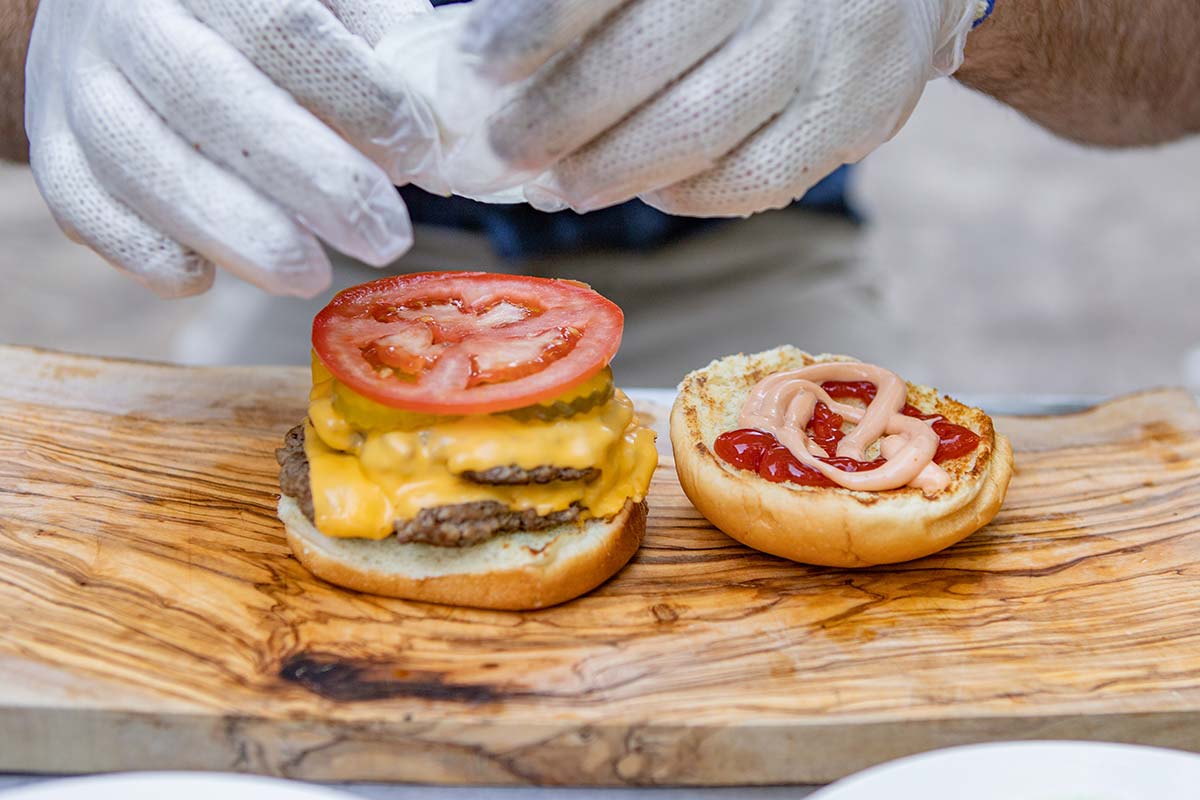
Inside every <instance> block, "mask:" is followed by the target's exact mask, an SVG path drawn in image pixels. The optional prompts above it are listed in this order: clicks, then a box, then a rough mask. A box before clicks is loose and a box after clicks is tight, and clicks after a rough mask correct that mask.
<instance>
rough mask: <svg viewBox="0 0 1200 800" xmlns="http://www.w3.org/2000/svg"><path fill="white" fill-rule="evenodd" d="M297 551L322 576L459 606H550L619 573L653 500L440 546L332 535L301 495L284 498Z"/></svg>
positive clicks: (634, 547) (283, 513) (282, 508)
mask: <svg viewBox="0 0 1200 800" xmlns="http://www.w3.org/2000/svg"><path fill="white" fill-rule="evenodd" d="M279 518H280V519H281V520H282V521H283V524H284V527H285V528H286V530H287V538H288V544H290V545H291V547H292V552H293V553H295V555H296V558H297V559H299V560H300V563H302V564H303V565H304V566H305V567H307V568H308V570H309V571H310V572H312V573H313V574H314V575H316V576H318V577H320V578H323V579H325V580H327V581H329V582H330V583H335V584H337V585H339V586H345V587H347V588H350V589H357V590H358V591H360V592H369V593H371V594H379V595H387V596H390V597H400V598H404V599H406V600H421V601H426V602H430V603H445V604H448V605H456V606H473V607H476V608H493V609H508V610H524V609H535V608H545V607H546V606H552V605H555V604H557V603H562V602H565V601H567V600H570V599H572V598H574V597H578V596H579V595H581V594H584V593H585V592H588V591H591V590H592V589H594V588H596V587H597V586H599V585H600V584H602V583H604V581H606V580H608V579H609V578H610V577H612V576H613V575H614V574H616V573H617V572H618V571H619V570H620V569H621V567H623V566H625V564H626V562H628V561H629V559H630V558H632V557H633V554H634V553H635V552H637V549H638V547H639V546H640V545H641V543H642V539H643V537H644V536H645V534H646V503H645V502H641V503H634V502H632V501H629V502H627V503H626V504H625V507H624V508H623V509H622V510H621V511H620V512H619V513H618V514H617V515H616V516H614V517H613V518H612V519H608V520H602V519H592V520H587V521H585V522H571V523H567V524H564V525H559V526H557V527H554V528H549V529H547V530H543V531H537V532H525V533H509V534H502V535H499V536H495V537H493V538H491V539H489V540H488V541H486V542H483V543H481V544H477V545H472V546H469V547H436V546H434V545H429V544H419V543H402V542H399V541H397V540H396V538H395V537H390V538H387V539H382V540H369V539H339V538H334V537H331V536H326V535H325V534H323V533H321V532H320V531H319V530H317V528H316V527H315V526H314V525H313V524H312V523H311V522H310V521H309V520H308V518H307V517H306V516H305V515H304V512H303V511H301V510H300V507H299V505H298V504H297V503H296V501H295V499H294V498H291V497H288V496H287V495H284V496H283V497H281V498H280V500H279Z"/></svg>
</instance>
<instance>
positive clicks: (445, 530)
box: [275, 425, 600, 547]
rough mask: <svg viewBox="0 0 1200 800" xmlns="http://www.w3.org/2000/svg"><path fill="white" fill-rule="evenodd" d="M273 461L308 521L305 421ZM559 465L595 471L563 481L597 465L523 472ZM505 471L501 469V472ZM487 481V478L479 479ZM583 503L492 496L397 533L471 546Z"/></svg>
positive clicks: (565, 517)
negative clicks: (557, 506)
mask: <svg viewBox="0 0 1200 800" xmlns="http://www.w3.org/2000/svg"><path fill="white" fill-rule="evenodd" d="M275 460H276V461H278V462H279V488H280V490H281V491H282V492H283V494H285V495H287V496H288V497H291V498H293V499H294V500H295V501H296V504H297V505H298V506H300V510H301V511H303V512H304V516H306V517H308V521H309V522H313V517H314V514H313V501H312V483H311V482H310V481H309V476H308V456H306V455H305V454H304V425H297V426H296V427H294V428H292V429H291V430H290V431H288V432H287V435H286V436H284V439H283V447H281V448H279V449H277V450H276V451H275ZM509 469H519V468H517V467H511V468H510V467H497V468H495V469H491V470H487V471H486V472H484V473H481V474H483V475H488V474H490V473H493V472H497V470H500V471H504V470H509ZM553 470H558V471H559V472H560V473H587V472H589V471H594V472H595V473H596V474H595V475H592V476H591V477H587V478H584V477H577V478H560V479H559V480H594V479H595V477H596V475H599V474H600V473H599V470H567V469H559V468H557V467H538V468H536V469H533V470H523V472H525V473H527V474H529V475H530V476H534V475H536V474H542V475H545V474H550V473H549V472H545V471H553ZM497 474H498V475H502V473H497ZM478 482H480V483H486V482H488V481H478ZM492 482H493V483H496V484H502V485H508V484H512V485H517V484H520V483H548V482H549V480H537V479H536V478H535V477H534V478H532V479H531V480H529V481H523V482H521V481H508V482H505V481H502V480H496V481H492ZM582 510H583V507H582V506H580V505H579V503H573V504H572V505H571V507H570V508H566V509H564V510H562V511H555V512H553V513H550V514H545V515H539V514H538V513H537V512H536V511H533V510H532V509H530V510H525V511H511V510H509V509H508V507H506V506H505V505H504V504H503V503H497V502H496V501H494V500H480V501H476V502H472V503H458V504H456V505H450V506H437V507H436V508H425V509H422V510H421V511H420V513H418V514H417V516H415V517H413V518H412V519H407V520H397V521H396V538H397V539H398V540H399V541H401V542H419V543H422V544H432V545H436V546H438V547H469V546H471V545H474V544H479V543H480V542H485V541H487V540H488V539H490V538H492V537H493V536H497V535H499V534H502V533H516V532H519V531H540V530H545V529H546V528H553V527H554V526H555V525H562V524H564V523H567V522H573V521H574V520H576V519H577V518H578V517H579V514H580V512H581V511H582Z"/></svg>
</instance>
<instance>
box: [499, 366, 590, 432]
mask: <svg viewBox="0 0 1200 800" xmlns="http://www.w3.org/2000/svg"><path fill="white" fill-rule="evenodd" d="M612 396H613V379H612V369H610V368H609V367H605V368H604V369H602V370H600V371H599V372H597V373H596V374H595V375H593V376H592V377H591V378H589V379H588V380H586V381H584V382H583V383H581V384H580V385H579V386H576V387H575V388H574V389H572V390H570V391H569V392H564V393H563V394H561V395H559V396H558V397H556V398H554V399H553V400H550V401H548V402H545V403H537V404H536V405H532V406H525V407H523V408H514V409H513V410H511V411H503V412H501V413H502V414H504V415H505V416H508V417H512V418H514V419H517V420H520V421H521V422H553V421H555V420H559V419H567V418H568V417H573V416H575V415H576V414H586V413H587V412H589V411H591V410H592V409H594V408H599V407H600V406H602V405H604V404H605V403H607V402H608V401H609V400H611V399H612Z"/></svg>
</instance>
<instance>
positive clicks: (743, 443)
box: [713, 409, 886, 488]
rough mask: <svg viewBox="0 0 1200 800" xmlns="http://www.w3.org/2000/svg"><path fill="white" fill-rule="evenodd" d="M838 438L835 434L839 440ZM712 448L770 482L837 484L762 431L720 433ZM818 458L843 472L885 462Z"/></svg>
mask: <svg viewBox="0 0 1200 800" xmlns="http://www.w3.org/2000/svg"><path fill="white" fill-rule="evenodd" d="M826 410H827V411H828V409H826ZM830 413H832V412H830ZM834 416H836V415H834ZM840 438H841V437H840V436H839V440H840ZM713 449H714V450H715V451H716V452H717V455H718V456H720V457H721V458H722V459H724V460H725V461H728V462H729V463H730V464H733V465H734V466H735V467H738V468H739V469H746V470H750V471H751V472H757V473H758V474H759V476H760V477H762V478H764V479H765V480H768V481H771V482H772V483H784V482H785V481H786V482H789V483H797V484H799V485H801V486H825V487H829V488H833V487H835V486H837V484H836V483H834V482H833V481H831V480H829V478H826V477H825V476H824V475H822V474H821V472H820V471H819V470H817V469H814V468H813V467H810V466H808V465H807V464H804V463H802V462H801V461H800V460H799V459H798V458H796V457H795V456H794V455H792V451H791V450H788V449H787V448H786V447H784V446H783V445H782V444H780V443H779V440H778V439H776V438H775V437H774V436H772V435H771V434H769V433H766V432H764V431H756V430H754V429H752V428H742V429H741V430H736V431H730V432H729V433H723V434H721V435H720V436H718V437H717V441H716V442H714V443H713ZM821 460H822V461H824V462H825V463H826V464H832V465H833V466H835V467H837V468H838V469H840V470H843V471H844V472H865V471H867V470H871V469H878V468H879V467H881V466H883V465H884V463H886V462H885V460H884V459H882V458H877V459H875V460H874V461H855V460H854V459H853V458H844V457H843V458H822V459H821Z"/></svg>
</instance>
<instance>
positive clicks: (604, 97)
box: [460, 0, 979, 216]
mask: <svg viewBox="0 0 1200 800" xmlns="http://www.w3.org/2000/svg"><path fill="white" fill-rule="evenodd" d="M978 5H979V4H978V0H478V2H477V3H476V4H475V6H474V7H473V9H472V11H471V13H470V15H469V18H468V20H467V21H466V23H465V26H464V29H463V32H462V34H461V36H460V50H461V55H460V60H461V61H462V62H465V63H466V64H467V66H468V67H469V70H465V71H471V70H473V71H474V73H475V74H476V75H477V76H479V78H481V79H482V80H479V79H477V80H476V82H477V83H480V84H482V85H485V86H491V87H493V88H492V94H493V96H498V97H501V98H503V100H502V101H501V104H500V106H499V107H498V108H493V110H491V111H490V112H488V113H487V115H486V116H487V118H486V120H484V121H481V122H480V123H479V124H480V125H482V126H484V128H485V129H486V131H487V133H486V140H487V142H488V143H489V144H490V147H491V149H492V151H494V154H495V156H496V157H497V158H498V159H499V160H500V161H501V162H502V163H503V164H504V165H505V166H506V169H507V172H506V176H505V177H507V178H508V179H509V181H510V183H511V184H516V183H522V182H525V181H527V180H531V179H532V183H530V184H528V185H527V186H526V187H525V195H526V196H527V197H528V198H529V199H530V200H531V202H533V203H534V204H535V205H537V206H539V207H542V208H547V209H553V208H561V207H563V206H570V207H571V208H574V209H576V210H578V211H589V210H593V209H596V208H601V207H604V206H609V205H613V204H616V203H620V202H623V201H625V200H628V199H630V198H633V197H635V196H641V197H642V198H643V199H644V200H646V201H647V202H648V203H650V204H651V205H653V206H656V207H658V208H660V209H662V210H664V211H668V212H671V213H676V214H687V215H692V216H739V215H747V214H751V213H754V212H757V211H762V210H764V209H767V208H775V207H781V206H785V205H787V204H788V203H790V202H792V201H793V200H794V199H796V198H798V197H800V196H801V195H803V194H804V193H805V192H806V191H807V190H808V189H809V188H810V187H811V186H812V185H813V184H815V183H816V182H817V181H818V180H820V179H821V178H823V177H824V176H825V175H827V174H829V173H830V172H832V171H833V170H834V169H836V168H837V167H838V166H840V165H842V164H844V163H849V162H853V161H857V160H859V159H861V158H862V157H863V156H865V155H866V154H867V153H869V152H870V151H871V150H873V149H874V148H876V147H877V146H879V145H880V144H882V143H883V142H884V141H886V140H887V139H889V138H890V137H891V136H892V135H893V134H894V133H895V132H896V131H897V130H898V129H899V127H900V126H901V125H902V124H903V123H904V121H905V120H906V119H907V118H908V115H909V114H910V113H911V111H912V109H913V106H914V105H915V104H916V102H917V100H918V99H919V98H920V95H921V92H922V91H923V89H924V86H925V84H926V82H927V81H929V80H930V79H931V78H933V77H935V76H939V75H946V74H949V73H950V72H953V71H954V70H955V69H957V67H958V65H959V63H960V62H961V59H962V49H963V45H964V42H965V39H966V34H967V32H968V31H969V29H970V27H971V24H972V22H973V21H974V19H975V18H976V15H977V13H978V8H977V6H978ZM474 94H475V95H477V96H483V95H484V94H485V93H484V92H483V91H481V90H479V89H475V91H474ZM546 170H549V171H548V172H545V174H541V173H543V172H544V171H546ZM496 186H497V184H496V183H493V184H492V185H491V186H487V187H484V188H489V189H491V188H496ZM476 188H478V187H476Z"/></svg>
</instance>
